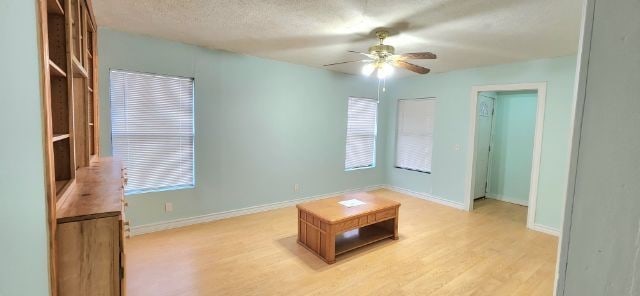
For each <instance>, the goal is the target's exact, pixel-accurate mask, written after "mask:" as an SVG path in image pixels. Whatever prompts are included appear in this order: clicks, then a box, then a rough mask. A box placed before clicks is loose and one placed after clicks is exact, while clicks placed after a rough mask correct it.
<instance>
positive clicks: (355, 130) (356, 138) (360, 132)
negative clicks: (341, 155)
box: [344, 98, 378, 170]
mask: <svg viewBox="0 0 640 296" xmlns="http://www.w3.org/2000/svg"><path fill="white" fill-rule="evenodd" d="M347 110H348V111H347V151H346V157H345V164H344V168H345V169H346V170H352V169H359V168H368V167H374V166H375V154H376V153H375V152H376V131H377V129H376V127H377V125H376V122H377V117H378V101H376V100H373V99H366V98H349V103H348V107H347Z"/></svg>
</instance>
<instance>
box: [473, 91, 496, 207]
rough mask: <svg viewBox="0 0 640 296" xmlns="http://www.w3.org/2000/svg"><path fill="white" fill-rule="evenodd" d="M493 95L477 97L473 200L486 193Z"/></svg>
mask: <svg viewBox="0 0 640 296" xmlns="http://www.w3.org/2000/svg"><path fill="white" fill-rule="evenodd" d="M494 103H495V93H484V92H483V93H480V94H479V95H478V105H477V108H476V109H477V111H476V112H477V115H478V116H477V122H476V151H477V154H476V157H477V158H476V172H475V175H476V182H475V189H474V195H473V198H474V199H476V198H480V197H484V196H485V195H486V193H487V178H488V172H489V152H490V149H491V148H490V147H491V131H492V126H493V106H494Z"/></svg>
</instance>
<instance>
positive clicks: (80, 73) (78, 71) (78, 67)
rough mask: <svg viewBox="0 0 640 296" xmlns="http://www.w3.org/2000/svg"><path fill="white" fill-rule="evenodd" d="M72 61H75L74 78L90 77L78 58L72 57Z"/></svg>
mask: <svg viewBox="0 0 640 296" xmlns="http://www.w3.org/2000/svg"><path fill="white" fill-rule="evenodd" d="M71 60H72V61H73V76H74V77H84V78H87V77H89V74H88V73H87V70H86V69H85V68H84V67H83V66H82V63H80V61H78V59H77V58H76V57H71Z"/></svg>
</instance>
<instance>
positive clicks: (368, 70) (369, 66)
mask: <svg viewBox="0 0 640 296" xmlns="http://www.w3.org/2000/svg"><path fill="white" fill-rule="evenodd" d="M375 69H376V67H374V66H373V64H366V65H364V66H363V67H362V75H364V76H369V75H371V73H373V70H375Z"/></svg>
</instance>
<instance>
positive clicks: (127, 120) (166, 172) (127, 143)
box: [110, 70, 194, 194]
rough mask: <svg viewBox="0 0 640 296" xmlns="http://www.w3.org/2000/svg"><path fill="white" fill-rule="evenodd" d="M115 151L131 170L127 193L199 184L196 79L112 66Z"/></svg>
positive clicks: (112, 118) (128, 169) (112, 112)
mask: <svg viewBox="0 0 640 296" xmlns="http://www.w3.org/2000/svg"><path fill="white" fill-rule="evenodd" d="M110 82H111V84H110V97H111V141H112V143H113V155H114V156H117V157H119V158H120V159H122V160H123V161H124V164H125V166H126V167H127V171H128V174H129V183H128V185H127V187H126V188H127V189H126V193H127V194H131V193H142V192H151V191H162V190H172V189H179V188H192V187H193V186H194V173H193V170H194V151H193V147H194V145H193V141H194V127H193V79H191V78H182V77H170V76H161V75H154V74H144V73H132V72H124V71H116V70H112V71H111V73H110Z"/></svg>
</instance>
